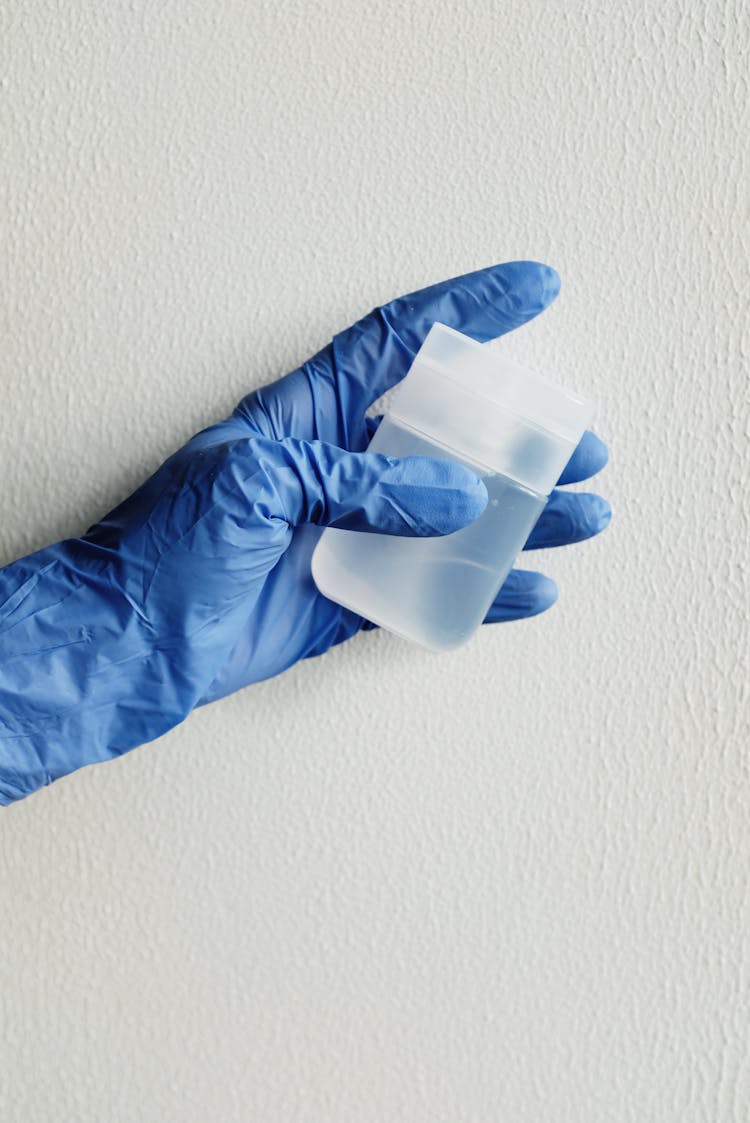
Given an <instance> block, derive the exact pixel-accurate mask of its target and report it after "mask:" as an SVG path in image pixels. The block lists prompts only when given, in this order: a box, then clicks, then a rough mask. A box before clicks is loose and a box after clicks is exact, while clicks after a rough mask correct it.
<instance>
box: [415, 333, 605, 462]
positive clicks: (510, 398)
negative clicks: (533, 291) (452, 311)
mask: <svg viewBox="0 0 750 1123" xmlns="http://www.w3.org/2000/svg"><path fill="white" fill-rule="evenodd" d="M414 364H415V365H416V364H420V365H424V366H428V367H432V368H433V369H434V370H436V371H437V372H438V373H439V374H442V375H443V377H445V378H448V379H450V380H451V381H452V382H456V383H457V384H458V385H460V386H461V388H462V389H463V390H464V391H465V392H467V393H471V394H476V395H478V396H479V397H482V398H486V399H487V400H488V401H490V402H493V403H494V404H495V405H497V406H500V407H501V408H502V409H503V410H507V411H509V412H511V413H514V414H517V415H519V416H520V417H523V418H525V419H526V421H528V422H531V424H533V425H535V426H538V427H539V428H541V429H546V430H547V431H548V432H550V433H554V434H556V435H557V436H559V437H562V438H563V439H564V440H566V441H573V442H575V443H577V442H578V441H579V440H580V438H581V435H582V433H583V431H584V429H585V428H586V426H587V424H588V423H589V421H590V420H591V415H592V413H593V403H592V402H590V401H588V400H587V399H586V398H583V397H581V396H580V395H578V394H573V393H570V391H568V390H564V389H563V388H562V387H561V386H559V385H558V384H557V383H555V382H552V381H551V380H550V379H549V378H545V377H544V376H543V375H541V374H538V373H537V372H536V371H534V370H530V369H528V368H527V367H523V366H520V365H518V364H517V363H514V362H512V361H511V360H510V359H508V358H506V357H505V356H504V355H502V354H500V353H499V351H498V350H497V348H496V347H494V346H490V345H488V344H485V343H477V341H476V340H475V339H471V337H470V336H468V335H464V334H463V333H462V332H460V331H456V330H455V328H451V327H448V326H447V324H441V323H434V324H433V325H432V327H431V328H430V330H429V332H428V333H427V335H426V337H425V339H424V342H423V343H422V346H421V347H420V349H419V351H418V353H417V355H416V357H415V359H414Z"/></svg>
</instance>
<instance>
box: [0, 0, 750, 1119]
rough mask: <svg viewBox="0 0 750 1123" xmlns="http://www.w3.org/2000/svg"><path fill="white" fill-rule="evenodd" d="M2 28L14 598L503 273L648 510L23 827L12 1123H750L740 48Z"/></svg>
mask: <svg viewBox="0 0 750 1123" xmlns="http://www.w3.org/2000/svg"><path fill="white" fill-rule="evenodd" d="M0 11H2V24H1V26H0V52H1V54H2V70H1V76H2V85H1V87H0V113H1V115H2V116H1V121H0V125H1V130H2V131H1V133H0V136H1V138H2V172H1V179H0V186H1V189H2V211H1V212H0V221H1V222H2V257H1V259H0V269H2V284H1V293H0V297H1V301H2V305H1V312H0V315H1V317H2V353H1V355H0V377H1V378H2V409H1V411H0V427H1V431H2V443H1V447H0V481H2V489H1V498H0V503H1V508H0V510H1V512H2V517H1V519H0V561H2V562H3V563H5V562H9V561H11V560H13V559H14V558H16V557H18V556H20V555H22V554H24V553H27V552H29V551H30V550H32V549H35V548H37V547H39V546H42V545H44V544H46V543H48V542H50V541H53V540H55V539H58V538H61V537H63V536H67V535H70V534H75V533H80V532H81V531H82V530H83V529H85V527H86V526H88V525H89V524H90V523H91V522H92V521H94V519H95V518H96V517H98V516H100V515H101V514H103V513H104V511H106V510H107V509H108V508H109V507H111V506H112V505H114V503H115V502H116V501H118V500H119V499H120V498H122V497H123V496H124V495H126V494H127V493H128V492H129V491H131V490H132V489H133V488H134V487H135V486H136V485H137V484H138V483H139V482H140V481H141V480H142V479H143V478H144V477H145V476H146V475H147V474H148V473H149V472H151V471H152V470H154V469H155V468H156V467H157V465H158V464H159V463H160V461H161V460H162V459H163V458H164V457H165V456H166V455H167V454H168V453H169V452H171V451H172V450H173V449H174V448H175V447H176V446H177V445H178V444H180V443H181V442H182V441H183V440H185V439H186V438H187V437H188V436H190V434H191V433H192V432H193V431H194V430H196V429H198V428H200V427H202V426H203V425H206V424H208V423H210V422H211V421H214V420H216V419H218V418H219V417H221V416H222V415H224V414H226V413H227V412H228V411H229V410H230V409H231V407H232V406H233V405H234V404H235V402H236V401H237V400H238V399H239V397H241V396H242V395H243V394H244V393H245V392H246V391H247V390H248V389H249V388H251V387H252V386H255V385H259V384H261V383H263V382H265V381H268V380H269V379H271V378H274V377H277V376H279V375H281V374H283V373H284V372H285V371H286V370H288V369H289V368H290V367H292V366H294V365H296V364H297V363H298V362H300V361H301V360H302V359H304V358H305V357H306V356H307V355H309V354H311V353H312V352H313V351H314V350H317V348H319V347H320V346H321V345H323V344H324V343H325V342H326V341H327V340H328V338H329V337H330V336H331V334H332V333H333V332H334V331H337V330H339V329H341V328H342V327H344V326H346V324H348V323H349V322H351V321H352V320H354V319H356V318H357V317H359V316H360V315H361V314H363V313H364V312H366V311H367V310H368V309H369V308H371V307H372V306H373V305H374V304H376V303H380V302H382V301H384V300H387V299H388V298H390V297H392V296H395V295H397V294H399V293H401V292H405V291H408V290H410V289H414V288H417V287H421V286H422V285H425V284H428V283H431V282H433V281H436V280H440V279H442V278H444V277H447V276H451V275H453V274H456V273H461V272H465V271H467V270H469V269H473V268H477V267H479V266H483V265H487V264H490V263H493V262H496V261H502V260H508V259H513V258H526V257H532V258H536V259H539V260H543V261H547V262H549V263H550V264H552V265H554V266H555V267H556V268H557V269H558V270H559V271H560V273H561V275H562V278H563V287H562V294H561V297H560V299H559V301H558V303H557V304H556V305H555V306H554V307H553V308H552V309H551V310H550V311H549V312H548V313H546V314H545V315H544V316H543V317H541V318H540V319H539V320H538V321H536V322H535V323H534V324H532V325H530V326H528V327H526V328H524V329H522V330H521V331H519V332H518V333H517V334H516V336H515V337H514V339H513V340H512V341H510V340H509V342H508V347H509V353H512V354H513V355H514V356H515V357H516V358H518V359H520V360H521V361H528V362H530V363H533V364H534V365H537V366H538V367H539V368H540V369H542V370H543V371H544V372H546V373H548V374H549V375H552V376H554V377H557V378H559V379H560V380H561V381H562V382H564V383H566V384H569V385H570V386H571V387H574V388H576V389H578V390H579V391H581V392H583V393H586V394H590V395H592V396H593V397H594V398H595V399H596V400H597V401H598V403H599V405H598V412H597V422H596V428H597V429H598V431H599V432H600V433H601V435H602V436H603V437H604V439H605V440H606V441H607V442H608V444H609V445H610V447H611V461H610V465H609V466H608V467H607V469H606V470H605V471H604V472H603V473H602V475H601V477H600V478H599V480H598V481H597V486H598V487H599V489H600V490H601V491H602V492H603V493H604V494H606V495H607V496H608V497H609V499H610V500H611V502H612V504H613V507H614V512H615V514H614V520H613V523H612V525H611V527H610V529H609V530H608V531H607V532H606V533H605V534H604V535H602V536H601V538H598V539H596V540H595V541H593V542H590V543H588V544H583V545H579V546H574V547H571V548H569V549H567V550H564V551H547V552H545V553H542V554H536V555H533V556H532V557H530V558H529V559H528V564H529V565H531V566H533V567H534V568H542V569H544V570H545V571H546V572H547V573H549V574H551V575H552V576H554V577H555V579H556V580H557V581H558V583H559V586H560V590H561V597H560V601H559V603H558V604H557V606H556V607H555V608H553V609H552V610H551V611H550V612H549V613H548V614H546V615H544V616H541V617H539V618H537V619H535V620H532V621H527V622H522V623H514V624H510V625H503V626H496V627H493V628H486V629H484V631H483V632H482V634H481V635H479V636H478V637H476V638H475V639H474V641H473V642H472V643H471V645H470V646H469V647H466V648H464V649H462V650H460V651H458V652H456V653H454V654H451V655H448V656H443V657H435V656H432V655H430V654H428V653H426V652H421V651H420V650H419V649H417V648H413V647H411V646H409V645H407V644H406V643H403V642H402V641H400V640H397V639H395V638H394V637H392V636H389V635H387V634H384V633H372V634H368V635H363V636H360V637H358V638H357V639H356V640H354V641H352V642H351V643H349V644H347V645H345V646H344V647H342V648H339V649H338V650H336V651H335V652H333V653H330V654H329V655H327V656H325V657H324V658H321V659H317V660H311V661H309V662H307V663H306V664H304V665H301V666H298V667H296V668H295V669H293V670H292V671H290V672H288V673H286V674H285V675H283V676H282V677H280V678H278V679H276V680H274V681H270V682H267V683H264V684H262V685H260V686H256V687H252V688H250V689H247V690H245V691H243V692H241V693H240V694H237V695H235V696H233V697H232V698H230V699H228V700H226V701H224V702H221V703H218V704H216V705H213V706H209V707H206V708H205V709H203V710H201V711H198V712H197V713H195V714H194V715H193V716H192V717H191V718H189V720H188V721H187V722H186V723H185V724H184V725H183V726H182V727H180V728H178V729H175V730H174V731H172V732H171V733H170V734H168V735H167V736H166V737H164V738H162V739H161V740H160V741H159V742H158V743H153V744H150V745H148V746H145V747H143V748H141V749H139V750H136V751H135V752H133V753H131V754H129V755H127V756H126V757H125V758H123V759H121V760H119V761H117V762H114V763H111V764H107V765H102V766H100V767H98V768H93V769H88V770H85V771H83V772H80V773H78V774H76V775H74V776H72V777H69V778H67V779H65V780H63V781H60V782H59V783H57V784H55V785H53V786H52V787H51V788H49V789H46V790H44V791H42V792H40V793H39V794H37V795H35V796H33V797H32V798H30V799H28V800H26V801H24V802H22V803H19V804H17V805H16V806H14V807H12V808H10V809H7V810H5V811H3V812H2V813H0V885H1V888H2V897H1V900H0V952H1V954H0V1004H1V1013H0V1017H1V1022H0V1107H1V1108H2V1110H1V1111H0V1114H1V1115H2V1119H3V1123H41V1121H45V1123H47V1121H50V1123H51V1121H55V1123H57V1121H60V1120H66V1121H67V1120H75V1121H76V1123H89V1121H91V1123H94V1121H95V1123H108V1121H118V1123H119V1121H120V1120H123V1121H130V1120H133V1121H138V1123H157V1121H159V1123H163V1121H171V1120H179V1121H186V1123H203V1121H210V1123H213V1121H217V1123H218V1121H221V1123H235V1121H236V1123H240V1121H242V1123H245V1121H253V1123H254V1121H258V1123H286V1121H294V1123H297V1121H299V1123H402V1121H403V1123H490V1121H492V1123H495V1121H503V1123H504V1121H506V1120H507V1121H512V1123H609V1121H612V1123H626V1121H627V1123H630V1121H632V1123H650V1121H654V1123H694V1121H695V1123H697V1121H704V1120H705V1121H711V1123H716V1121H719V1123H730V1121H731V1123H735V1121H738V1123H740V1121H741V1123H744V1121H746V1120H747V1119H748V1118H750V1115H749V1114H748V1113H749V1112H750V1106H749V1105H750V1061H749V1060H748V1057H749V1055H750V1053H749V1041H750V946H749V942H748V926H749V924H750V906H749V904H748V900H749V897H748V894H749V892H750V783H749V775H748V746H749V744H750V735H749V734H750V730H749V728H748V669H749V667H748V663H749V661H750V659H749V644H748V626H747V625H748V568H747V566H748V563H747V554H748V545H749V544H750V542H749V538H750V535H749V528H748V507H747V501H746V491H747V485H748V475H749V472H748V443H747V442H748V380H747V367H748V356H749V355H750V337H749V335H748V327H747V305H748V293H749V291H750V277H749V274H748V265H747V262H748V248H749V247H748V170H749V169H748V163H749V161H748V156H747V153H748V136H750V114H749V113H748V97H747V89H748V51H749V49H750V21H749V20H748V14H747V10H746V9H745V10H744V13H743V12H742V5H741V4H740V3H732V2H725V3H721V2H717V3H712V4H709V5H704V4H688V3H678V2H676V0H667V2H666V3H660V4H655V3H654V4H640V3H635V0H621V2H620V3H618V4H608V3H606V0H600V2H598V3H594V2H590V0H585V2H578V3H572V4H571V3H569V2H567V0H552V2H542V0H532V2H530V3H522V2H521V0H509V2H507V3H499V2H491V0H464V2H462V3H461V4H432V3H428V2H426V0H423V2H420V3H417V4H409V3H404V2H403V0H399V2H397V0H367V2H366V3H358V2H352V0H347V3H335V2H334V0H327V2H323V3H303V2H301V0H297V2H295V0H291V2H289V3H282V2H279V0H275V2H272V0H255V2H251V3H241V2H239V0H234V2H230V3H218V4H212V3H206V2H201V3H198V2H193V3H178V2H177V0H160V2H159V3H147V2H146V0H130V2H128V3H118V2H109V3H98V2H94V0H75V2H74V3H67V4H66V3H62V4H57V3H52V2H50V0H32V2H31V3H29V4H17V3H14V2H13V0H3V3H2V8H0Z"/></svg>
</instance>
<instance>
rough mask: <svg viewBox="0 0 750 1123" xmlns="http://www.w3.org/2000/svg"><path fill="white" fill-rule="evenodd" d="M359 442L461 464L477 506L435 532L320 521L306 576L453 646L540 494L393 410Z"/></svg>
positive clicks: (414, 635)
mask: <svg viewBox="0 0 750 1123" xmlns="http://www.w3.org/2000/svg"><path fill="white" fill-rule="evenodd" d="M369 449H370V451H372V452H382V453H386V454H387V455H389V456H431V457H439V458H442V459H445V460H456V461H459V462H460V463H464V464H467V465H469V467H471V468H472V469H473V470H474V471H475V472H477V474H478V475H480V476H481V477H482V479H483V480H484V483H485V486H486V487H487V492H488V494H489V501H488V504H487V507H486V509H485V510H484V511H483V513H482V514H481V515H480V516H479V518H478V519H476V520H475V521H474V522H473V523H471V524H470V525H469V526H467V527H464V528H463V529H462V530H458V531H455V532H454V533H453V534H447V535H443V536H440V537H431V538H402V537H397V536H393V535H385V534H374V533H367V532H363V531H350V530H338V529H336V528H333V527H329V528H328V529H327V530H326V531H324V533H323V535H322V536H321V539H320V542H319V543H318V546H317V548H316V550H315V553H314V554H313V560H312V570H313V576H314V578H315V582H316V584H317V586H318V588H319V589H320V591H321V592H322V593H323V594H324V595H325V596H328V597H330V598H331V599H332V600H335V601H337V602H338V603H339V604H342V605H344V606H345V607H347V608H350V609H352V610H353V611H355V612H357V613H359V614H360V615H361V616H364V617H365V618H366V619H368V620H371V621H372V622H373V623H375V624H379V625H381V626H382V627H385V628H388V629H389V630H390V631H393V632H396V633H397V634H399V635H401V636H403V637H405V638H406V639H410V640H413V641H415V642H417V643H419V644H421V645H422V646H423V647H427V648H429V649H431V650H433V651H446V650H450V649H451V648H454V647H459V646H460V645H461V644H463V643H464V642H466V640H468V639H469V637H470V636H471V634H472V633H473V632H474V631H475V630H476V628H478V627H479V625H480V624H481V623H482V621H483V619H484V617H485V615H486V613H487V610H488V609H489V607H490V605H491V604H492V602H493V600H494V599H495V596H496V595H497V593H498V591H499V590H500V587H501V585H502V583H503V581H504V580H505V578H506V577H507V575H508V572H509V571H510V569H511V567H512V565H513V562H514V559H515V557H516V555H517V554H518V553H519V551H520V550H521V549H522V548H523V545H524V543H525V541H526V539H527V538H528V536H529V533H530V532H531V529H532V527H533V526H534V524H535V522H536V521H537V519H538V518H539V515H540V514H541V512H542V510H543V508H544V505H545V503H546V498H547V497H546V495H542V494H540V493H538V492H536V491H532V490H530V489H529V488H527V487H524V486H522V485H521V484H519V483H517V482H516V481H515V480H513V479H511V478H510V477H508V476H506V475H504V474H503V473H501V472H497V471H493V470H492V469H490V468H486V467H483V466H481V465H479V464H477V463H475V462H472V461H471V460H470V459H468V458H466V457H465V456H462V455H460V454H459V453H457V452H455V451H453V450H452V449H449V448H447V447H446V446H445V445H442V444H440V443H439V442H437V441H435V440H434V439H433V438H432V437H430V436H427V435H426V434H424V433H422V432H420V431H418V430H417V429H415V428H413V427H411V426H410V425H408V424H407V423H405V422H404V421H403V420H402V419H399V418H394V417H389V416H386V417H384V419H383V420H382V422H381V423H380V426H379V427H378V429H377V432H376V433H375V435H374V437H373V439H372V441H371V442H370V446H369Z"/></svg>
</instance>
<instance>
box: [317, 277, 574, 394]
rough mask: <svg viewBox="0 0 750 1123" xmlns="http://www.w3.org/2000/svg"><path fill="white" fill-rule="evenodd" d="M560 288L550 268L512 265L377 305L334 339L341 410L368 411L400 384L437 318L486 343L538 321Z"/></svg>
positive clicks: (335, 373) (458, 278) (455, 278)
mask: <svg viewBox="0 0 750 1123" xmlns="http://www.w3.org/2000/svg"><path fill="white" fill-rule="evenodd" d="M559 289H560V278H559V277H558V275H557V273H556V272H555V270H554V269H552V268H550V266H549V265H543V264H541V263H540V262H537V261H510V262H506V263H504V264H502V265H492V266H490V267H489V268H487V269H478V270H477V271H476V272H474V273H465V274H463V275H462V276H460V277H453V278H452V279H451V280H449V281H441V282H440V283H439V284H436V285H430V287H429V288H425V289H420V290H419V291H417V292H412V293H408V294H407V295H406V296H400V297H397V298H396V299H395V300H391V301H389V303H388V304H384V305H382V307H380V308H375V309H374V310H373V311H372V312H370V313H369V315H367V316H365V317H364V318H363V319H361V320H359V321H358V322H357V323H356V324H354V325H353V326H352V327H350V328H347V330H346V331H343V332H340V333H339V334H338V335H337V336H335V337H334V339H333V344H332V349H331V360H332V365H333V368H334V370H333V374H334V377H335V380H336V385H337V389H338V394H339V399H340V401H341V403H342V405H343V407H344V410H345V411H346V412H347V413H348V414H349V415H350V416H352V415H354V414H358V413H364V411H365V410H366V409H367V407H368V406H369V405H371V404H372V402H374V401H375V400H376V398H379V397H380V395H381V394H383V393H385V391H386V390H389V389H390V388H391V387H392V386H394V385H395V384H396V383H397V382H399V381H400V380H401V379H402V378H403V377H404V376H405V374H406V373H407V371H408V369H409V366H410V365H411V361H412V359H413V358H414V356H415V354H416V353H417V351H418V350H419V348H420V346H421V344H422V341H423V340H424V338H425V336H426V335H427V332H428V331H429V329H430V328H431V326H432V325H433V323H435V322H436V321H439V322H440V323H443V324H447V325H448V326H449V327H452V328H456V329H457V330H458V331H462V332H464V333H465V334H466V335H470V336H471V337H472V338H473V339H476V340H477V341H478V342H480V343H485V342H487V341H488V340H490V339H495V338H496V337H497V336H500V335H504V334H505V333H506V332H508V331H512V330H513V328H517V327H520V325H521V324H525V323H527V322H528V321H529V320H531V319H533V318H534V317H535V316H538V315H539V313H540V312H543V311H544V309H545V308H547V306H548V305H549V304H551V303H552V301H553V300H554V299H555V297H556V296H557V294H558V292H559Z"/></svg>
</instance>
